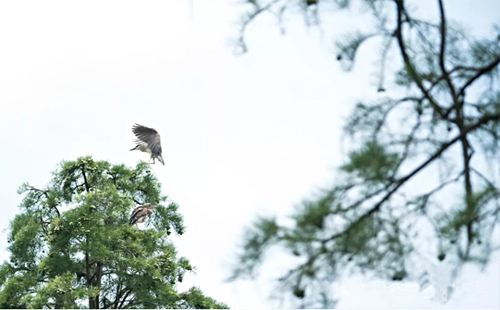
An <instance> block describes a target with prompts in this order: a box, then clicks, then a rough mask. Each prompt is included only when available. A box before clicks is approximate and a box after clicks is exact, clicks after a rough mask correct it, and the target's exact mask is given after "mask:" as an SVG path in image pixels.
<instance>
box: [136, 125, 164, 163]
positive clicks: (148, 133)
mask: <svg viewBox="0 0 500 310" xmlns="http://www.w3.org/2000/svg"><path fill="white" fill-rule="evenodd" d="M132 132H133V133H134V135H135V136H136V137H137V139H136V143H137V145H136V146H135V147H134V148H133V149H131V151H134V150H138V151H141V152H145V153H149V154H151V158H150V160H151V159H152V160H153V162H152V163H149V164H154V163H155V158H156V159H158V160H159V161H160V162H161V163H162V164H163V165H165V162H164V161H163V157H162V156H161V143H160V134H159V133H158V131H156V130H155V129H153V128H149V127H145V126H142V125H139V124H135V125H134V126H132Z"/></svg>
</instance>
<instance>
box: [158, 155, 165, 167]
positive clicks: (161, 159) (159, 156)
mask: <svg viewBox="0 0 500 310" xmlns="http://www.w3.org/2000/svg"><path fill="white" fill-rule="evenodd" d="M158 160H159V161H160V163H162V165H163V166H165V162H164V161H163V157H161V155H158Z"/></svg>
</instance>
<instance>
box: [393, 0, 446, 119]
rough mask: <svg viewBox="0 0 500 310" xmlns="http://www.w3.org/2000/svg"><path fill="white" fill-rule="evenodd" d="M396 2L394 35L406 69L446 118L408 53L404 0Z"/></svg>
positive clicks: (433, 106) (434, 107)
mask: <svg viewBox="0 0 500 310" xmlns="http://www.w3.org/2000/svg"><path fill="white" fill-rule="evenodd" d="M394 1H395V2H396V6H397V12H398V13H397V27H396V30H395V31H394V35H395V36H396V39H397V41H398V46H399V50H400V52H401V56H402V57H403V61H404V63H405V66H406V70H407V71H408V73H409V75H410V77H411V78H412V80H413V81H414V82H415V83H416V84H417V86H418V88H419V89H420V91H421V92H422V93H423V94H424V96H425V98H426V99H427V100H429V103H430V105H431V106H432V108H433V109H434V111H435V112H436V113H438V114H439V115H440V116H441V117H442V118H443V119H446V116H445V114H444V112H443V110H442V109H441V107H440V106H439V105H438V104H437V103H436V101H435V100H434V98H433V97H432V96H431V94H430V93H429V92H428V91H427V89H426V88H425V87H424V84H423V83H422V80H421V79H420V76H419V75H418V73H417V70H416V69H415V66H414V65H413V63H412V62H411V59H410V56H409V55H408V52H407V51H406V46H405V43H404V39H403V13H404V12H405V9H404V5H403V0H394Z"/></svg>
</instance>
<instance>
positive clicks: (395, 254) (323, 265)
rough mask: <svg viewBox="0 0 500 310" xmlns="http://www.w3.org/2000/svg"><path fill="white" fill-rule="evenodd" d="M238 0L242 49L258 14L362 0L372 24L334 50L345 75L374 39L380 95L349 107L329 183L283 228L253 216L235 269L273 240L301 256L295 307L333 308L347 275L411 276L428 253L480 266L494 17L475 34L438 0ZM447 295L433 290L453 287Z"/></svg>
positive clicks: (490, 181)
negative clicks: (243, 7)
mask: <svg viewBox="0 0 500 310" xmlns="http://www.w3.org/2000/svg"><path fill="white" fill-rule="evenodd" d="M246 2H247V5H248V7H249V11H248V14H246V15H244V16H243V20H242V23H241V28H240V32H239V37H238V40H237V43H238V45H237V47H238V48H239V51H240V52H246V51H247V46H246V44H245V40H244V35H245V30H246V29H247V26H248V25H249V24H250V23H252V22H253V21H255V20H257V19H258V16H260V15H261V14H266V13H269V12H270V13H272V14H273V15H274V16H277V17H278V18H279V20H280V22H281V21H282V20H285V18H283V16H285V15H286V14H289V13H288V12H293V11H294V10H293V9H294V8H299V9H301V10H302V12H304V14H305V16H306V20H308V21H312V22H318V21H320V20H322V19H323V18H325V17H326V16H327V15H332V14H336V13H339V14H340V13H343V14H348V9H351V8H352V7H353V6H356V5H360V6H361V7H360V8H361V11H362V12H363V14H365V17H366V18H365V21H367V22H368V23H370V27H369V29H370V30H369V31H368V32H363V31H362V30H353V31H352V32H350V33H347V34H346V35H345V36H343V37H341V38H335V39H336V41H337V45H336V46H337V50H336V59H337V60H338V61H339V62H340V64H341V66H342V68H343V69H345V70H347V71H349V70H351V69H352V68H353V66H355V63H356V61H355V60H356V56H357V55H358V51H359V50H360V49H362V48H363V46H364V45H365V42H368V41H372V42H371V44H372V45H370V50H371V51H376V53H372V54H375V55H374V56H376V57H378V59H379V61H378V62H377V64H378V66H377V69H378V72H379V74H378V85H377V88H376V89H374V95H375V90H377V92H376V94H377V97H378V99H377V100H373V101H371V102H360V103H358V104H357V105H356V106H355V107H354V109H353V110H352V113H351V116H350V118H349V119H348V120H347V121H346V124H345V133H346V135H347V136H348V137H349V142H350V143H349V144H350V145H349V147H351V148H352V150H351V152H350V153H349V156H348V158H347V159H346V162H345V164H344V165H342V167H341V169H339V170H338V172H337V174H336V176H335V184H334V186H332V187H330V188H327V189H325V190H324V191H323V193H322V194H321V195H319V196H318V197H313V198H311V199H308V200H306V201H304V202H303V203H302V204H301V207H300V208H298V210H297V211H296V213H295V214H293V215H292V219H293V221H292V224H290V225H284V224H283V225H279V224H278V223H279V221H277V220H276V219H273V218H261V219H259V220H257V221H256V224H255V226H254V227H253V228H251V229H249V231H248V233H247V234H246V236H247V237H246V239H245V243H244V246H243V249H242V253H241V255H240V256H239V260H238V261H237V264H236V268H235V270H234V275H233V279H237V278H242V277H245V276H248V275H255V273H256V270H257V269H256V268H257V267H258V266H259V264H260V263H262V262H264V261H265V256H264V255H265V253H266V251H267V250H268V249H269V248H271V247H273V246H279V247H280V248H282V249H284V250H285V251H286V252H287V253H289V254H290V255H293V256H297V257H298V258H299V259H300V260H298V261H299V263H297V265H296V267H295V268H292V269H290V270H289V272H288V273H286V274H284V275H283V277H281V278H279V280H278V281H279V283H278V284H279V285H280V288H281V291H283V292H288V293H289V296H291V299H292V300H294V301H296V302H299V304H300V305H302V306H307V307H332V306H333V305H334V304H335V300H334V298H331V297H332V296H333V294H332V293H333V291H332V289H331V287H332V286H331V285H330V284H331V283H333V282H334V281H335V280H336V279H337V278H338V277H339V276H341V275H342V274H344V273H346V272H358V271H361V272H370V273H371V274H373V275H375V276H378V277H379V278H381V279H387V280H390V281H399V280H403V279H404V280H419V279H420V278H421V276H424V277H425V276H426V274H428V273H432V272H434V271H435V270H434V271H433V270H431V268H429V267H428V266H426V264H425V263H424V259H423V258H422V257H423V254H422V252H430V253H434V254H433V255H431V256H430V259H431V261H432V262H431V263H432V264H434V265H435V264H450V266H451V265H453V266H452V268H455V269H454V272H453V277H456V276H458V274H459V271H460V268H461V266H463V265H464V263H469V262H478V263H481V264H483V265H485V264H487V263H488V259H489V258H490V256H491V253H492V251H494V249H496V248H498V244H497V243H498V240H495V239H494V238H492V233H493V232H494V231H495V229H498V226H499V225H498V224H499V214H500V186H499V180H498V172H497V171H498V168H499V167H498V165H499V163H500V161H499V160H498V159H499V158H500V154H499V152H498V146H499V143H500V85H499V81H500V78H499V63H500V27H499V26H498V25H497V26H494V27H493V29H492V31H491V32H490V35H489V36H488V37H486V38H479V39H478V38H474V37H473V36H471V35H470V34H467V33H466V32H465V31H463V30H462V29H461V27H460V26H459V25H458V24H457V23H454V22H453V21H452V20H450V19H449V18H448V16H446V10H445V6H444V4H443V1H441V0H437V1H434V2H433V4H434V5H435V8H436V11H437V12H438V15H437V18H434V19H432V18H433V17H432V16H434V15H432V14H429V15H423V16H419V15H418V14H417V11H416V10H415V11H414V10H413V9H411V8H412V7H413V8H415V7H416V6H419V5H421V4H422V3H421V2H419V1H414V2H412V3H411V4H410V3H408V2H409V1H404V0H391V1H389V0H364V1H349V0H335V1H319V0H318V1H309V0H308V1H305V0H299V1H290V0H258V1H254V0H248V1H246ZM452 2H453V1H449V4H450V5H452ZM426 4H427V5H429V3H428V2H426ZM358 8H359V7H358ZM292 14H293V13H292ZM320 15H322V16H321V17H320V18H318V16H320ZM429 16H431V17H429ZM339 26H340V25H339ZM374 44H378V48H377V47H376V45H374ZM388 59H391V61H390V62H388ZM388 77H392V79H389V78H388ZM387 89H390V93H389V92H387V91H386V90H387ZM327 91H329V90H327V89H325V92H327ZM385 93H389V94H390V95H385V96H384V94H385ZM398 94H399V95H398ZM270 207H271V206H270ZM419 235H427V237H428V236H429V235H430V236H431V237H433V240H436V242H435V243H429V242H427V241H425V242H424V241H422V240H423V239H419ZM430 247H433V248H432V249H430ZM417 262H418V263H419V264H416V263H417ZM438 269H439V268H438ZM429 281H431V280H429ZM452 281H453V280H452ZM425 282H428V280H427V279H424V280H423V281H422V283H425ZM450 284H451V283H450ZM283 288H285V289H283ZM452 291H453V288H452V287H451V286H448V287H445V288H443V287H441V288H439V287H438V290H437V292H439V293H440V295H441V294H443V293H444V294H447V295H448V296H449V295H450V294H451V293H452Z"/></svg>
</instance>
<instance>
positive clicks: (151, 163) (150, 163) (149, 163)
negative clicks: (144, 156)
mask: <svg viewBox="0 0 500 310" xmlns="http://www.w3.org/2000/svg"><path fill="white" fill-rule="evenodd" d="M151 159H152V160H153V162H151ZM149 161H150V162H145V161H144V160H141V162H143V163H145V164H148V165H153V164H154V163H155V158H154V157H153V156H151V157H150V158H149Z"/></svg>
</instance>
